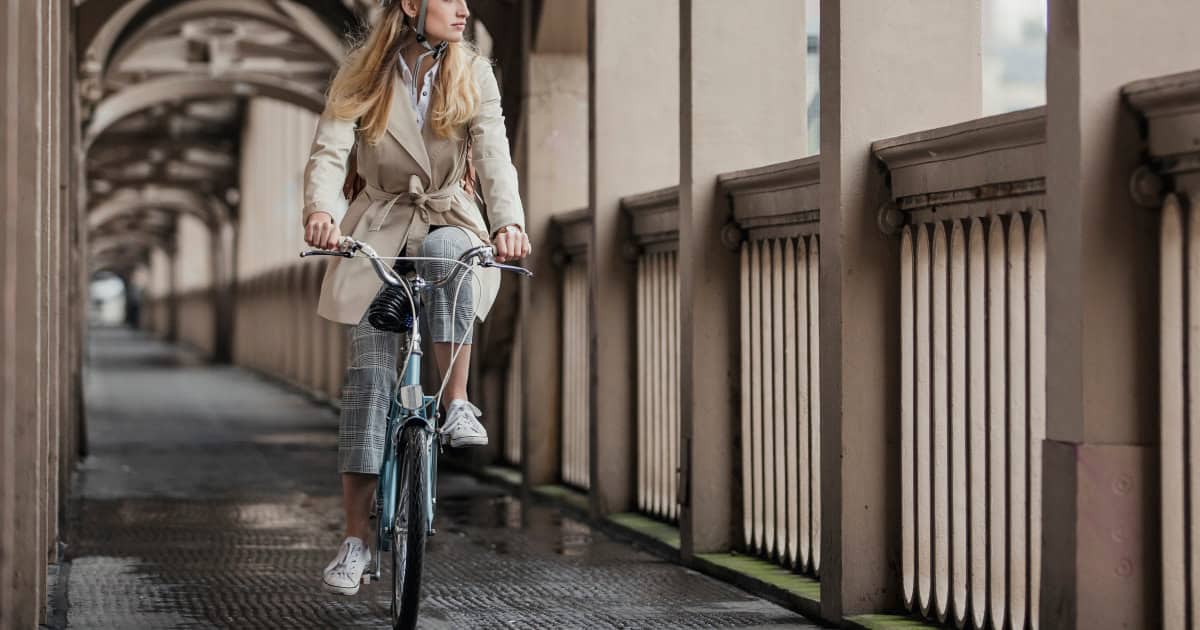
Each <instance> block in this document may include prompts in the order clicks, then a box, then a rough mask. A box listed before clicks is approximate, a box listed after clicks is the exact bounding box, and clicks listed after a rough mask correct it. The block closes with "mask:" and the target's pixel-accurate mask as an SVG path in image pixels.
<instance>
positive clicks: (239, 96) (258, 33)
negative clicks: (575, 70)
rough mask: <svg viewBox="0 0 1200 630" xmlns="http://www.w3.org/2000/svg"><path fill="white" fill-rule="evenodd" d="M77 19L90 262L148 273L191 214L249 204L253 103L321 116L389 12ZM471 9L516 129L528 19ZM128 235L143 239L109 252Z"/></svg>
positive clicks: (156, 4) (126, 1)
mask: <svg viewBox="0 0 1200 630" xmlns="http://www.w3.org/2000/svg"><path fill="white" fill-rule="evenodd" d="M76 5H77V6H78V9H77V14H76V15H77V25H78V28H77V36H78V39H77V42H76V45H77V50H79V51H80V58H79V73H80V94H81V96H82V105H83V108H82V110H83V111H82V118H83V120H82V122H83V130H82V131H83V137H84V146H85V148H86V168H87V178H88V186H87V190H88V198H89V230H90V231H91V235H92V237H93V240H94V242H96V243H97V244H103V245H104V248H105V249H104V250H103V251H100V250H95V249H93V251H92V253H93V254H95V255H97V256H100V255H103V260H104V261H109V262H111V261H116V262H118V263H120V264H128V263H130V262H131V261H144V260H145V257H146V256H147V255H148V248H147V242H150V241H152V242H159V243H169V242H171V239H172V238H173V233H174V225H175V216H176V215H177V214H178V213H179V212H188V213H191V214H194V215H196V216H198V217H201V218H202V219H204V220H205V222H206V223H207V224H208V225H210V226H212V227H214V228H216V227H218V225H219V224H220V223H221V222H228V221H229V220H230V219H231V217H232V215H233V212H234V210H233V209H234V208H236V205H237V199H238V197H239V192H238V190H237V188H238V173H239V159H240V156H241V147H240V139H241V131H242V127H243V122H244V121H243V117H244V114H243V112H244V111H245V102H246V100H247V99H249V98H253V97H267V98H273V99H277V100H282V101H286V102H289V103H292V104H294V105H297V106H300V107H304V108H306V109H309V110H311V111H320V109H321V108H322V106H323V100H324V98H323V94H324V91H325V89H326V86H327V83H328V81H329V79H330V78H331V77H332V75H333V72H334V71H335V69H336V66H337V64H338V62H339V61H340V59H341V58H342V56H343V55H344V48H343V46H344V42H345V41H346V40H347V36H348V34H349V33H351V32H352V31H357V30H359V29H361V27H362V25H363V24H364V23H365V20H366V19H367V18H368V16H370V15H371V14H372V13H373V12H377V11H378V1H377V0H76ZM471 6H472V10H473V11H474V12H475V15H476V17H477V18H479V19H480V20H481V21H482V22H484V23H485V24H487V26H488V28H489V31H491V32H492V37H493V41H494V48H495V50H494V54H495V55H496V56H497V58H498V60H499V61H500V63H501V65H502V67H507V68H509V69H510V71H509V72H506V73H503V74H504V76H503V79H504V89H505V92H506V94H505V101H506V102H505V109H506V111H509V112H510V116H509V121H510V124H511V125H513V126H514V127H515V124H516V120H517V115H518V112H519V111H520V108H519V98H520V89H519V87H520V80H521V77H520V68H521V64H520V63H519V55H520V52H519V50H520V32H519V24H520V19H519V14H520V11H519V10H518V6H519V5H518V3H517V1H516V0H472V3H471ZM538 13H540V11H538ZM120 231H127V232H136V233H137V234H138V235H139V236H137V237H135V238H132V239H120V238H108V237H110V236H114V235H116V233H117V232H120ZM101 237H104V238H101ZM97 260H98V261H99V260H100V259H99V258H98V259H97ZM109 262H106V264H109ZM112 264H116V263H112Z"/></svg>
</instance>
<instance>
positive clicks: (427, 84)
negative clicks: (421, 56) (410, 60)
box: [400, 57, 442, 129]
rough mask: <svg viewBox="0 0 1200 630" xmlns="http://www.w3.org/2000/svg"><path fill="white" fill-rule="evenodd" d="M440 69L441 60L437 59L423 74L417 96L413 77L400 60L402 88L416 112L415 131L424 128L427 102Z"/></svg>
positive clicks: (427, 114) (426, 116) (427, 108)
mask: <svg viewBox="0 0 1200 630" xmlns="http://www.w3.org/2000/svg"><path fill="white" fill-rule="evenodd" d="M441 67H442V60H441V59H438V60H437V61H436V62H434V64H433V67H432V68H430V69H429V71H428V72H426V73H425V80H424V81H422V82H421V83H422V85H421V92H420V93H419V94H418V93H416V92H414V91H413V85H414V82H413V75H412V70H411V69H409V67H408V64H407V63H405V62H404V58H403V57H401V58H400V73H401V77H402V78H403V79H404V87H405V89H406V91H407V92H408V96H409V99H410V100H411V102H412V105H413V109H415V110H416V112H417V129H423V128H424V127H425V119H426V118H428V116H429V101H430V95H431V94H433V84H434V81H436V80H437V76H438V70H440V69H441Z"/></svg>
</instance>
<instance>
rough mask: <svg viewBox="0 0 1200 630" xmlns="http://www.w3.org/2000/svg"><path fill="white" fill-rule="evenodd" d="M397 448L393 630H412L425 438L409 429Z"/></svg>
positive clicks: (421, 547)
mask: <svg viewBox="0 0 1200 630" xmlns="http://www.w3.org/2000/svg"><path fill="white" fill-rule="evenodd" d="M400 444H401V450H400V452H401V454H402V457H403V460H402V463H401V466H400V478H399V479H397V482H398V483H397V492H396V497H397V504H398V505H397V506H396V508H397V509H396V513H397V523H396V526H395V527H393V528H392V628H395V629H402V630H412V629H413V628H416V627H417V619H418V617H419V612H420V606H421V570H422V568H423V566H424V564H425V540H426V539H427V538H428V534H429V522H428V513H427V512H426V509H425V497H426V496H427V495H428V493H429V489H428V488H427V487H426V485H427V480H426V476H425V471H426V470H427V469H428V467H429V449H428V446H427V444H428V438H427V437H426V435H425V432H424V430H423V429H421V428H420V427H417V426H410V427H406V428H405V429H404V431H403V433H401V434H400ZM401 521H403V522H401Z"/></svg>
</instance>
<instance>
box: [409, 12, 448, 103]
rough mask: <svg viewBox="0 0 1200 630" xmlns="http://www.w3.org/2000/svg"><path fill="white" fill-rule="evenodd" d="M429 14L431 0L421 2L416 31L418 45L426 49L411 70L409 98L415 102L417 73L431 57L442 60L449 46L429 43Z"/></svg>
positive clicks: (443, 43) (444, 43) (445, 43)
mask: <svg viewBox="0 0 1200 630" xmlns="http://www.w3.org/2000/svg"><path fill="white" fill-rule="evenodd" d="M428 12H429V0H421V8H420V10H419V11H418V12H417V27H416V29H415V30H416V35H417V43H419V44H421V46H422V47H424V48H425V52H423V53H421V54H420V55H418V56H417V60H416V62H415V63H413V67H412V68H410V70H411V71H412V76H413V81H412V85H410V86H409V91H410V94H409V96H410V97H411V98H412V99H413V100H414V101H415V100H416V99H417V81H418V80H417V78H416V77H417V73H418V72H419V71H420V69H421V64H422V63H424V62H425V60H426V59H428V58H429V57H431V56H432V57H433V59H434V61H438V60H440V59H441V58H442V56H443V55H445V54H446V48H447V47H448V46H449V42H442V43H440V44H438V45H437V46H434V45H433V44H430V43H429V38H428V37H426V36H425V18H426V16H427V14H428ZM400 62H401V63H404V59H403V57H402V58H401V59H400Z"/></svg>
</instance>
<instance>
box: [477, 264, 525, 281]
mask: <svg viewBox="0 0 1200 630" xmlns="http://www.w3.org/2000/svg"><path fill="white" fill-rule="evenodd" d="M480 266H481V267H488V268H492V269H501V270H506V271H512V272H514V273H518V274H521V275H522V276H525V277H526V278H532V277H533V272H532V271H530V270H528V269H526V268H524V267H516V266H514V265H505V264H503V263H498V262H486V263H483V264H481V265H480Z"/></svg>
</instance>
